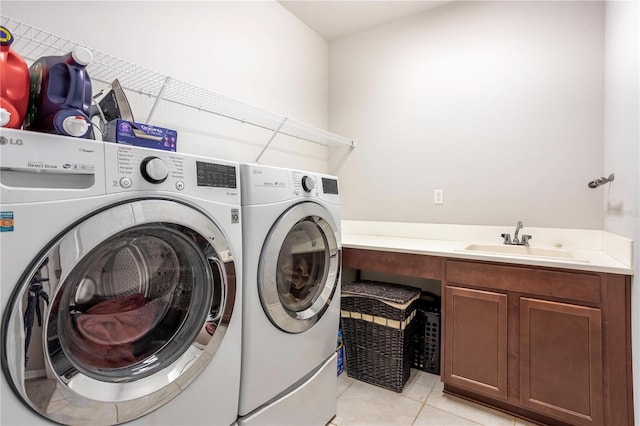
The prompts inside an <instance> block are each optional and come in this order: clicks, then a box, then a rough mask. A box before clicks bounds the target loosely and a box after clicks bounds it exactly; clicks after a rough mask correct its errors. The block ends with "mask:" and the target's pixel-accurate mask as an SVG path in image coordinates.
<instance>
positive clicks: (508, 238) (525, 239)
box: [500, 221, 532, 246]
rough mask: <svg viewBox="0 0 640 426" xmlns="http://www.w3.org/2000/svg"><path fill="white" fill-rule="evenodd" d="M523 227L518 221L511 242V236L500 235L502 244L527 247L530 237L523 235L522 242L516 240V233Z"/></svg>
mask: <svg viewBox="0 0 640 426" xmlns="http://www.w3.org/2000/svg"><path fill="white" fill-rule="evenodd" d="M523 227H524V225H523V224H522V222H521V221H518V223H517V224H516V232H515V233H514V234H513V240H512V239H511V235H509V234H500V236H501V237H502V238H504V244H507V245H512V246H528V245H529V240H530V239H531V238H532V237H531V235H523V236H522V241H520V240H519V239H518V233H519V232H520V230H521V229H522V228H523Z"/></svg>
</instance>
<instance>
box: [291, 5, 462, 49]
mask: <svg viewBox="0 0 640 426" xmlns="http://www.w3.org/2000/svg"><path fill="white" fill-rule="evenodd" d="M450 1H452V0H447V1H436V0H411V1H407V0H386V1H385V0H374V1H369V0H347V1H344V0H280V4H282V5H283V6H284V7H285V8H287V9H288V10H289V11H290V12H291V13H293V14H294V15H295V16H297V17H298V19H300V20H301V21H302V22H304V23H305V24H306V25H307V26H308V27H310V28H311V29H313V30H314V31H315V32H317V33H318V34H319V35H320V36H321V37H323V38H324V39H326V40H329V41H330V40H334V39H336V38H340V37H343V36H345V35H349V34H352V33H355V32H357V31H361V30H364V29H367V28H370V27H373V26H376V25H379V24H382V23H385V22H389V21H393V20H396V19H400V18H404V17H406V16H410V15H415V14H417V13H420V12H422V11H425V10H427V9H432V8H434V7H438V6H440V5H442V4H445V3H449V2H450Z"/></svg>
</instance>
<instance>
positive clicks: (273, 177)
mask: <svg viewBox="0 0 640 426" xmlns="http://www.w3.org/2000/svg"><path fill="white" fill-rule="evenodd" d="M241 176H242V178H241V180H242V194H243V195H242V197H243V204H244V205H253V204H264V203H272V202H276V201H287V200H292V199H298V198H299V199H321V200H323V201H326V202H329V203H332V204H336V205H339V204H340V195H339V190H338V178H337V177H335V176H329V175H323V174H320V173H314V172H307V171H302V170H289V169H283V168H279V167H269V166H262V165H257V164H242V165H241Z"/></svg>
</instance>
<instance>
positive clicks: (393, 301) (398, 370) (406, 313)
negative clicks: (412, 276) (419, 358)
mask: <svg viewBox="0 0 640 426" xmlns="http://www.w3.org/2000/svg"><path fill="white" fill-rule="evenodd" d="M419 296H420V289H417V288H414V287H408V286H402V285H397V284H388V283H381V282H376V281H358V282H355V283H351V284H345V285H344V286H343V287H342V299H341V307H342V311H341V321H342V331H343V334H344V344H345V355H346V367H347V374H348V375H349V377H353V378H355V379H358V380H361V381H363V382H367V383H371V384H373V385H376V386H380V387H383V388H386V389H390V390H393V391H395V392H402V388H403V387H404V384H405V383H406V382H407V380H408V379H409V375H410V374H411V365H412V361H413V349H412V343H413V340H412V335H413V329H414V325H413V324H414V322H413V319H414V317H415V314H416V303H417V301H418V299H419Z"/></svg>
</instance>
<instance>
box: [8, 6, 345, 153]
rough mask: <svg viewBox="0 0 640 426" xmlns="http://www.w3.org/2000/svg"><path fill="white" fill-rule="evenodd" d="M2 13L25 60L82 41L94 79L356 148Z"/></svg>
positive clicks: (290, 133)
mask: <svg viewBox="0 0 640 426" xmlns="http://www.w3.org/2000/svg"><path fill="white" fill-rule="evenodd" d="M0 18H1V22H2V26H4V27H5V28H7V29H8V30H9V31H10V32H11V34H12V35H13V37H14V43H13V44H12V46H11V47H12V48H13V49H14V50H15V51H16V52H18V53H19V54H20V55H21V56H22V57H23V58H25V59H26V60H29V61H36V60H37V59H38V58H40V57H42V56H53V55H64V54H66V53H68V52H70V51H71V50H73V49H74V48H76V47H78V46H81V47H84V48H86V49H89V50H90V51H91V53H93V62H92V63H91V64H89V65H88V66H87V71H88V72H89V75H90V76H91V79H92V80H95V81H99V82H101V83H104V84H107V85H109V84H111V82H113V80H115V79H118V81H119V82H120V85H121V86H122V87H123V88H125V89H127V90H130V91H133V92H137V93H139V94H142V95H148V96H150V97H154V98H157V99H160V100H162V101H168V102H171V103H174V104H178V105H182V106H186V107H189V108H194V109H197V110H199V111H205V112H209V113H212V114H216V115H219V116H223V117H227V118H230V119H233V120H237V121H241V122H243V123H247V124H251V125H254V126H257V127H260V128H263V129H267V130H270V131H273V132H277V133H279V134H284V135H287V136H291V137H294V138H298V139H301V140H305V141H308V142H313V143H316V144H320V145H325V146H336V145H337V146H344V145H346V146H348V147H350V148H351V149H353V148H354V147H355V145H356V142H355V141H353V140H351V139H349V138H346V137H343V136H340V135H336V134H334V133H331V132H328V131H326V130H322V129H319V128H316V127H314V126H311V125H309V124H306V123H303V122H301V121H296V120H292V119H289V118H288V117H285V116H283V115H279V114H276V113H273V112H270V111H267V110H264V109H261V108H257V107H254V106H252V105H249V104H246V103H244V102H240V101H238V100H235V99H231V98H228V97H226V96H223V95H220V94H218V93H215V92H212V91H210V90H208V89H205V88H202V87H198V86H195V85H193V84H191V83H187V82H184V81H180V80H176V79H173V78H171V77H170V76H168V75H165V74H161V73H159V72H156V71H153V70H150V69H148V68H144V67H141V66H139V65H136V64H133V63H131V62H128V61H125V60H123V59H120V58H117V57H115V56H112V55H109V54H107V53H104V52H100V51H97V50H95V49H92V48H91V47H89V46H86V45H83V44H79V43H76V42H74V41H71V40H68V39H66V38H64V37H60V36H57V35H55V34H52V33H50V32H47V31H44V30H41V29H39V28H36V27H33V26H31V25H28V24H25V23H23V22H20V21H17V20H15V19H13V18H9V17H6V16H4V15H0ZM156 102H157V101H156ZM278 128H280V130H279V131H277V129H278Z"/></svg>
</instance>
